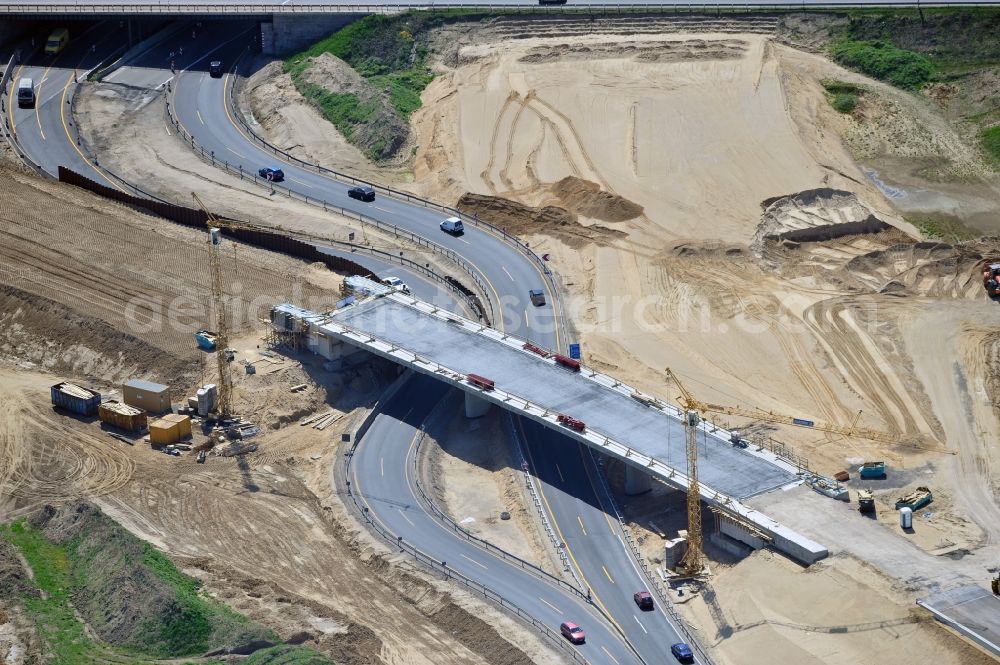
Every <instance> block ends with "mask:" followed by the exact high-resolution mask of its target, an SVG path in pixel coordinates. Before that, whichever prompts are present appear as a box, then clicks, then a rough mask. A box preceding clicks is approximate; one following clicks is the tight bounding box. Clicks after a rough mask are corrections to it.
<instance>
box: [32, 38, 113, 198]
mask: <svg viewBox="0 0 1000 665" xmlns="http://www.w3.org/2000/svg"><path fill="white" fill-rule="evenodd" d="M86 57H87V56H86V55H84V56H83V58H81V59H80V62H79V63H77V65H78V66H79V65H81V64H83V60H84V59H85V58H86ZM71 85H73V79H72V78H69V79H66V85H65V86H63V91H62V96H61V97H60V98H59V120H60V121H62V126H63V131H64V132H66V140H67V141H69V144H70V145H71V146H73V149H74V150H76V154H78V155H80V159H82V160H83V161H84V162H85V163H86V164H87V165H88V166H90V168H92V169H94V173H96V174H97V175H99V176H101V179H103V180H104V181H105V182H107V183H108V184H109V185H111V186H112V187H114V188H115V189H117V190H119V191H122V192H125V193H126V194H128V193H129V192H128V190H127V189H125V188H124V187H122V186H121V185H119V184H118V183H117V182H115V181H114V180H112V179H111V178H109V177H108V176H106V175H104V173H103V172H102V171H101V170H100V169H99V168H97V166H95V165H94V163H93V162H92V161H90V160H89V159H87V156H86V155H85V154H83V151H82V150H80V146H78V145H77V144H76V141H74V140H73V135H72V134H70V131H69V124H68V123H67V122H66V107H67V106H68V104H67V103H66V94H67V93H68V92H69V87H70V86H71ZM43 138H44V137H43Z"/></svg>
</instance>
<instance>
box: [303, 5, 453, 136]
mask: <svg viewBox="0 0 1000 665" xmlns="http://www.w3.org/2000/svg"><path fill="white" fill-rule="evenodd" d="M461 16H463V14H455V15H448V16H444V15H430V16H427V15H422V14H420V13H412V14H409V13H408V14H401V15H399V16H383V15H381V14H372V15H369V16H366V17H364V18H363V19H361V20H360V21H355V22H354V23H352V24H350V25H348V26H347V27H345V28H342V29H341V30H338V31H337V32H335V33H333V34H332V35H330V36H329V37H327V38H326V39H323V40H321V41H319V42H316V43H315V44H313V45H312V46H310V47H309V48H307V49H305V50H304V51H300V52H299V53H296V54H295V55H293V56H291V57H290V58H288V59H287V60H286V61H285V71H287V72H288V73H289V74H291V75H292V79H293V80H295V81H296V87H298V88H299V89H300V92H301V88H302V87H303V85H304V82H303V81H301V75H302V74H303V73H304V72H305V70H306V69H308V67H309V61H310V59H312V58H316V57H318V56H320V55H322V54H323V53H330V54H333V55H335V56H337V57H338V58H340V59H341V60H343V61H344V62H346V63H347V64H349V65H350V66H351V67H353V68H354V70H355V71H356V72H358V73H359V74H360V75H361V76H362V77H364V78H366V79H368V80H369V81H370V82H371V83H372V84H374V85H375V86H376V87H377V88H379V89H381V90H385V91H386V92H387V93H388V96H389V100H390V103H391V104H392V106H393V108H394V109H395V110H396V112H397V113H398V114H399V115H400V116H401V117H402V118H403V119H404V120H405V119H406V118H409V116H410V114H411V113H413V111H415V110H417V109H418V108H420V93H422V92H423V91H424V88H426V87H427V86H428V84H430V82H431V81H433V80H434V74H433V73H432V72H431V71H430V70H428V69H427V66H426V60H427V44H426V36H427V30H428V29H429V28H431V27H433V26H436V25H441V24H442V23H443V22H445V21H446V20H456V19H457V18H458V17H461Z"/></svg>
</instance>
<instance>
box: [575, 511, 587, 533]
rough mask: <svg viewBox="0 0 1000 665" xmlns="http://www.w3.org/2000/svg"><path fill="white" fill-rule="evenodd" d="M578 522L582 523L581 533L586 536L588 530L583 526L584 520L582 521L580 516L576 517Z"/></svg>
mask: <svg viewBox="0 0 1000 665" xmlns="http://www.w3.org/2000/svg"><path fill="white" fill-rule="evenodd" d="M576 521H577V522H579V523H580V531H583V535H585V536H586V535H587V528H586V527H585V526H583V520H582V519H580V516H579V515H577V516H576Z"/></svg>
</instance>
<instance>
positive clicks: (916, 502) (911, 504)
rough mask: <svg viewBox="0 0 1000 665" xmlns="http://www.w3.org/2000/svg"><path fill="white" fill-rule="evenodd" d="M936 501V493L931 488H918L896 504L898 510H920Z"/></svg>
mask: <svg viewBox="0 0 1000 665" xmlns="http://www.w3.org/2000/svg"><path fill="white" fill-rule="evenodd" d="M933 500H934V493H933V492H931V489H930V488H929V487H918V488H917V489H915V490H913V491H912V492H910V493H909V494H907V495H906V496H904V497H903V498H901V499H900V500H899V501H897V502H896V510H899V509H900V508H909V509H910V510H919V509H920V508H923V507H924V506H926V505H927V504H929V503H930V502H931V501H933Z"/></svg>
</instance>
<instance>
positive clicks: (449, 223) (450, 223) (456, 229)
mask: <svg viewBox="0 0 1000 665" xmlns="http://www.w3.org/2000/svg"><path fill="white" fill-rule="evenodd" d="M441 230H442V231H444V232H445V233H451V234H454V235H459V234H461V233H465V227H464V226H462V220H460V219H459V218H458V217H449V218H448V219H446V220H444V221H443V222H441Z"/></svg>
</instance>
